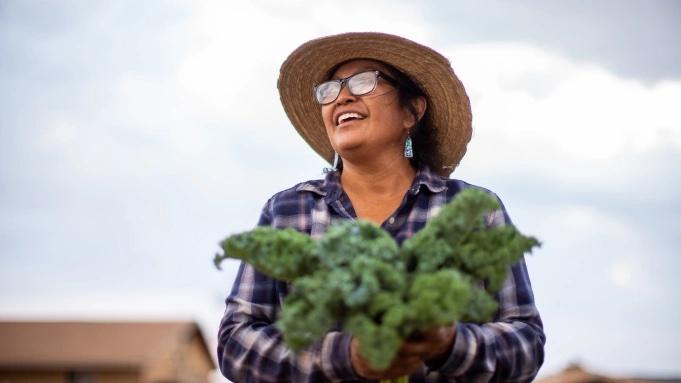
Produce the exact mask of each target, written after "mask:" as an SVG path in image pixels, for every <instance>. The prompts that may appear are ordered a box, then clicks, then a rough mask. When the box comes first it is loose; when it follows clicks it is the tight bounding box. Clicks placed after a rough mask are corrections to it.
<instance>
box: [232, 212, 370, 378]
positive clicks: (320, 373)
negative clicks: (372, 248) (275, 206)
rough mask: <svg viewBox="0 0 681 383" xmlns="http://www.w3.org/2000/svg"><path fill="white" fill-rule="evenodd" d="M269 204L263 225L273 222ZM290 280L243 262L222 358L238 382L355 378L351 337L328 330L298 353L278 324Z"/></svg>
mask: <svg viewBox="0 0 681 383" xmlns="http://www.w3.org/2000/svg"><path fill="white" fill-rule="evenodd" d="M271 221H272V219H271V213H270V211H269V209H268V207H267V206H266V208H265V209H264V210H263V214H262V216H261V218H260V221H259V225H261V226H267V225H270V224H271ZM286 288H287V287H286V284H285V283H284V282H282V281H277V280H274V279H272V278H269V277H267V276H265V275H264V274H262V273H259V272H258V271H256V270H255V269H253V267H251V266H250V265H248V264H246V263H243V262H242V263H241V265H240V266H239V271H238V273H237V277H236V279H235V282H234V286H233V288H232V291H231V293H230V294H229V296H228V297H227V299H226V307H225V313H224V316H223V318H222V321H221V322H220V328H219V332H218V362H219V365H220V370H221V371H222V374H223V375H224V376H225V377H227V378H228V379H230V380H232V381H234V382H281V381H295V382H320V381H352V380H356V379H357V377H356V375H355V373H354V371H353V369H352V365H351V363H350V355H349V353H350V340H351V338H350V336H349V335H347V334H343V333H340V332H335V331H334V332H329V333H328V334H326V336H325V337H324V338H323V339H322V341H320V342H318V343H316V344H314V345H313V346H311V347H309V348H308V349H305V350H302V351H300V352H297V353H294V352H293V351H291V350H290V349H289V348H288V347H286V345H285V344H284V342H283V339H282V335H281V333H280V331H279V330H278V329H277V328H276V326H275V325H274V322H275V321H276V317H277V315H278V313H279V311H280V309H281V302H282V300H283V298H284V295H285V293H284V292H285V290H286Z"/></svg>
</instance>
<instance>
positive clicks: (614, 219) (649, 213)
mask: <svg viewBox="0 0 681 383" xmlns="http://www.w3.org/2000/svg"><path fill="white" fill-rule="evenodd" d="M680 21H681V4H680V3H678V2H675V1H671V0H670V1H661V0H653V1H643V0H623V1H615V0H606V1H599V2H587V1H571V2H542V1H529V0H521V1H514V2H502V1H493V0H484V1H444V0H434V1H423V2H413V1H387V0H385V1H381V0H379V1H372V2H363V1H357V0H349V1H344V2H318V1H310V0H293V1H275V0H255V1H249V2H246V1H234V2H217V1H216V2H209V1H201V2H190V1H180V0H177V1H153V2H143V3H140V2H135V1H116V2H105V1H98V2H93V1H84V0H83V1H76V0H74V1H63V2H55V1H12V0H4V1H0V89H2V91H0V319H132V320H138V319H141V320H154V319H194V320H197V321H198V322H199V324H200V325H201V327H202V329H203V332H204V334H205V336H206V337H207V339H208V341H209V342H210V343H211V347H214V346H215V337H216V332H217V325H218V322H219V320H220V317H221V315H222V311H223V309H224V303H223V302H224V298H225V296H226V295H227V293H228V291H229V289H230V287H231V284H232V281H233V279H234V275H235V273H236V267H237V263H236V262H231V261H230V262H227V263H225V264H224V267H223V271H217V270H216V269H215V268H214V267H213V265H212V256H213V255H214V254H215V252H216V251H218V246H217V243H218V242H219V241H220V240H221V239H223V238H224V237H226V236H227V235H229V234H232V233H235V232H239V231H244V230H248V229H250V228H252V227H253V226H254V225H255V223H256V222H257V219H258V216H259V212H260V210H261V208H262V206H263V204H264V203H265V201H266V200H267V199H268V198H269V197H270V196H271V195H272V194H274V193H276V192H277V191H279V190H283V189H286V188H288V187H290V186H292V185H294V184H296V183H298V182H301V181H304V180H307V179H314V178H321V177H323V173H322V170H323V168H324V167H325V166H327V165H326V164H325V163H324V162H323V161H322V159H321V158H319V157H318V156H317V155H316V154H314V152H313V151H312V150H311V149H310V148H308V147H307V146H306V144H305V143H304V141H303V140H302V139H301V138H300V137H299V136H297V134H296V133H295V131H294V129H293V128H292V126H291V124H290V123H289V122H288V119H287V118H286V115H285V113H284V112H283V109H282V107H281V105H280V102H279V98H278V97H279V96H278V93H277V89H276V81H277V77H278V71H279V66H280V65H281V63H282V62H283V61H284V60H285V58H286V57H287V55H288V54H289V53H290V52H291V51H292V50H293V49H295V48H296V47H297V46H299V45H300V44H302V43H303V42H305V41H307V40H309V39H312V38H316V37H320V36H324V35H328V34H334V33H341V32H348V31H381V32H388V33H393V34H398V35H401V36H404V37H407V38H410V39H412V40H414V41H417V42H420V43H422V44H425V45H428V46H430V47H432V48H434V49H436V50H438V51H439V52H441V53H442V54H443V55H445V56H446V57H448V58H449V59H450V61H451V62H452V66H453V68H454V70H455V72H456V73H457V75H458V76H459V78H460V79H461V80H462V82H463V83H464V85H465V87H466V89H467V92H468V94H469V96H470V98H471V104H472V108H473V128H474V134H473V139H472V141H471V143H470V144H469V146H468V152H467V154H466V157H464V159H463V161H462V164H461V165H460V167H459V168H458V169H457V170H456V171H455V172H454V174H453V175H452V177H454V178H459V179H463V180H466V181H468V182H471V183H474V184H478V185H481V186H484V187H487V188H489V189H491V190H493V191H495V192H496V193H497V194H498V195H499V196H500V197H501V199H502V200H503V201H504V203H505V205H506V207H507V209H508V211H509V213H510V215H511V217H512V219H513V221H514V223H515V224H516V226H517V227H518V228H519V229H520V230H521V231H523V232H525V233H528V234H532V235H535V236H537V237H539V238H540V239H541V240H542V242H543V246H542V248H541V249H540V250H539V251H535V252H534V254H533V255H531V256H528V259H527V263H528V268H529V272H530V277H531V280H532V284H533V289H534V293H535V298H536V301H537V306H538V308H539V310H540V313H541V315H542V319H543V320H544V324H545V331H546V334H547V345H546V361H545V363H544V366H543V368H542V371H541V374H542V375H546V374H550V373H553V372H556V371H559V370H561V369H562V368H564V367H565V366H567V364H568V363H571V362H579V363H582V364H583V365H585V366H586V367H588V368H591V369H594V370H596V371H600V372H603V373H610V374H615V375H631V374H636V375H641V374H643V375H656V376H667V375H677V376H679V375H681V363H679V361H681V329H679V327H678V323H679V322H680V321H681V307H680V306H679V304H678V302H681V283H680V282H679V278H678V277H677V273H678V270H680V269H681V261H680V260H679V254H681V236H680V235H679V230H678V223H679V222H681V202H679V197H680V196H681V172H679V171H678V170H677V168H678V167H679V165H681V108H680V107H679V105H680V103H679V102H680V100H681V48H679V46H680V45H679V44H678V36H681V22H680ZM414 59H418V58H414ZM674 302H676V303H674ZM214 379H215V381H220V379H219V378H218V377H217V376H216V377H214Z"/></svg>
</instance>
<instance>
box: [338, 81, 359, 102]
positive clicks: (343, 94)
mask: <svg viewBox="0 0 681 383" xmlns="http://www.w3.org/2000/svg"><path fill="white" fill-rule="evenodd" d="M356 99H357V96H355V95H353V94H352V93H350V90H349V89H348V86H347V85H346V86H344V87H342V88H341V91H340V93H339V94H338V98H337V99H336V103H337V104H347V103H348V102H353V101H355V100H356Z"/></svg>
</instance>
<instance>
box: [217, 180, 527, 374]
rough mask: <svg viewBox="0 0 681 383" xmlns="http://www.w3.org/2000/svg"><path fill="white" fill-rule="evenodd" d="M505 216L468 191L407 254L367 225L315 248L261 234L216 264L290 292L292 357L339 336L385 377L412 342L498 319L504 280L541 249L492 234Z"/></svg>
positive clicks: (284, 320)
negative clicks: (337, 331) (241, 265)
mask: <svg viewBox="0 0 681 383" xmlns="http://www.w3.org/2000/svg"><path fill="white" fill-rule="evenodd" d="M499 207H500V206H499V202H498V201H497V200H496V199H495V198H494V197H492V196H490V195H489V194H488V193H487V192H484V191H481V190H478V189H473V188H470V189H465V190H463V191H461V192H460V193H459V194H458V195H457V196H456V197H455V198H454V199H453V200H452V201H451V202H450V203H448V204H447V205H445V206H443V207H442V209H441V210H440V212H439V213H438V214H437V215H436V216H435V217H433V218H432V219H431V220H430V221H429V222H428V223H427V224H426V226H425V227H424V228H423V229H422V230H420V231H419V232H417V233H416V234H415V235H414V236H412V237H411V238H409V239H408V240H406V241H404V243H403V244H402V246H398V245H397V243H396V242H395V241H394V240H393V238H392V237H391V236H390V235H389V234H388V233H387V232H386V231H384V230H383V229H381V228H379V227H378V226H376V225H374V224H373V223H370V222H366V221H362V220H358V221H344V222H342V223H339V224H335V225H332V226H331V227H329V229H328V231H327V232H326V233H325V234H324V236H322V238H320V239H319V240H318V241H315V240H313V239H311V238H310V237H309V236H307V235H306V234H302V233H300V232H298V231H296V230H294V229H274V228H268V227H259V228H256V229H254V230H251V231H248V232H245V233H241V234H236V235H232V236H230V237H228V238H227V239H225V240H224V241H222V242H221V243H220V245H221V247H222V249H223V251H224V254H217V255H216V256H215V259H214V262H215V265H216V266H219V264H220V262H222V261H223V260H224V259H226V258H237V259H241V260H243V261H245V262H248V263H250V264H251V265H252V266H253V267H254V268H255V269H257V270H258V271H260V272H262V273H264V274H266V275H268V276H270V277H272V278H275V279H280V280H284V281H287V282H290V283H291V286H292V289H291V293H290V294H289V295H288V296H287V297H286V299H285V301H284V304H283V308H282V311H281V315H280V317H279V319H278V320H277V323H276V326H277V327H278V328H279V329H280V330H281V332H282V334H283V337H284V341H285V342H286V344H287V345H288V346H289V347H290V348H291V349H292V350H294V351H297V350H301V349H303V348H305V347H307V346H309V345H310V344H312V343H314V342H315V341H318V340H320V339H321V338H322V337H323V336H324V334H325V333H326V332H328V331H329V330H330V329H332V328H334V326H340V328H341V329H342V330H343V331H345V332H347V333H350V334H352V335H353V336H356V337H357V338H358V339H359V341H360V345H361V347H360V353H361V354H362V355H363V356H364V357H365V358H366V359H367V360H368V361H369V363H370V364H371V365H372V366H373V367H374V368H376V369H384V368H387V367H388V366H389V365H390V362H391V361H392V359H393V358H394V356H395V355H396V353H397V351H398V349H399V347H400V345H401V343H402V342H403V341H404V340H406V339H409V338H412V337H416V336H418V334H419V333H421V332H425V331H427V330H429V329H431V328H433V327H437V326H444V325H448V324H451V323H454V322H455V321H470V322H478V323H482V322H485V321H489V320H490V319H491V318H492V317H493V315H494V313H495V312H496V310H497V303H496V301H495V300H494V298H493V296H494V294H496V293H497V292H498V291H499V289H500V288H501V286H502V284H503V282H504V280H505V279H506V277H507V275H506V274H507V270H508V269H509V267H510V266H511V265H513V264H514V263H516V262H518V261H519V260H520V259H521V258H522V256H523V254H524V253H526V252H528V251H530V250H532V248H534V247H536V246H538V245H539V242H538V241H537V239H535V238H533V237H528V236H524V235H522V234H521V233H520V232H519V231H518V230H516V229H515V228H514V227H513V226H500V227H492V228H489V227H488V225H487V224H486V219H488V218H489V217H492V215H493V214H501V211H500V210H499Z"/></svg>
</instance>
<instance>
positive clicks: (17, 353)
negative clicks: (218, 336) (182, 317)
mask: <svg viewBox="0 0 681 383" xmlns="http://www.w3.org/2000/svg"><path fill="white" fill-rule="evenodd" d="M211 354H212V353H211V352H209V350H208V347H207V346H206V341H205V339H204V337H203V335H202V334H201V331H200V329H199V327H198V326H197V325H196V324H195V323H194V322H0V383H23V382H38V383H43V382H44V383H53V382H55V383H56V382H59V383H117V382H126V383H128V382H138V383H147V382H149V383H152V382H154V383H156V382H164V383H190V382H191V383H194V382H196V383H203V382H208V373H209V372H210V371H212V370H214V369H215V362H214V361H213V358H212V357H211Z"/></svg>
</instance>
